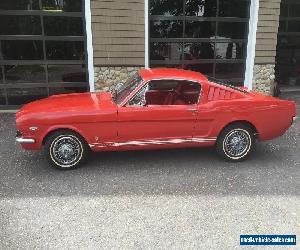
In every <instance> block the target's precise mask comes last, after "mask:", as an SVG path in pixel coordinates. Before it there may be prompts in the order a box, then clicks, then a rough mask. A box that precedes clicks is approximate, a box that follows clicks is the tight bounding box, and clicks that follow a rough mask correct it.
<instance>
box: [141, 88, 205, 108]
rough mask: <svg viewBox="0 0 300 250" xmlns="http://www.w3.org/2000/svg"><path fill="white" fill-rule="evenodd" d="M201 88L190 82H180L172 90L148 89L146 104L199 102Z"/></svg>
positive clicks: (187, 103)
mask: <svg viewBox="0 0 300 250" xmlns="http://www.w3.org/2000/svg"><path fill="white" fill-rule="evenodd" d="M199 92H200V90H199V89H198V88H197V87H196V86H194V85H190V84H180V85H178V86H177V87H176V89H172V90H148V91H147V92H146V93H145V99H146V105H189V104H197V103H198V98H199Z"/></svg>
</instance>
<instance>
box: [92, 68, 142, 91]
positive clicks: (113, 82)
mask: <svg viewBox="0 0 300 250" xmlns="http://www.w3.org/2000/svg"><path fill="white" fill-rule="evenodd" d="M140 69H141V67H98V66H95V68H94V70H95V89H96V91H109V90H114V89H116V88H119V87H120V85H122V84H123V83H124V82H125V81H126V80H127V79H128V78H130V77H131V76H133V75H134V74H135V73H136V72H138V71H139V70H140Z"/></svg>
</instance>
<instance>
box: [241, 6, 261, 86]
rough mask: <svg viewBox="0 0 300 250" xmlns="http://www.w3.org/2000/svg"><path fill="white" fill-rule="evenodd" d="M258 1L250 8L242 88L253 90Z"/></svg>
mask: <svg viewBox="0 0 300 250" xmlns="http://www.w3.org/2000/svg"><path fill="white" fill-rule="evenodd" d="M258 10H259V0H252V1H251V6H250V20H249V34H248V45H247V59H246V71H245V82H244V86H245V87H247V88H248V89H249V90H252V89H253V68H254V60H255V46H256V32H257V24H258Z"/></svg>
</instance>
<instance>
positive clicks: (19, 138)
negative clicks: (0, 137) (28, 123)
mask: <svg viewBox="0 0 300 250" xmlns="http://www.w3.org/2000/svg"><path fill="white" fill-rule="evenodd" d="M16 142H19V143H30V144H31V143H35V139H33V138H24V137H23V136H22V134H21V132H19V131H17V133H16Z"/></svg>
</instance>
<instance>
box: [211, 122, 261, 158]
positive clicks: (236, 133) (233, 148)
mask: <svg viewBox="0 0 300 250" xmlns="http://www.w3.org/2000/svg"><path fill="white" fill-rule="evenodd" d="M255 143H256V139H255V136H254V131H253V129H252V128H250V127H249V126H247V125H245V124H243V123H235V124H232V125H229V126H228V127H226V128H225V129H224V130H223V131H222V132H221V134H220V136H219V138H218V141H217V144H216V150H217V153H218V154H219V155H220V156H221V157H222V158H224V159H225V160H227V161H233V162H239V161H243V160H245V159H246V158H247V157H248V156H249V155H250V154H251V152H252V151H253V150H254V148H255Z"/></svg>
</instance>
